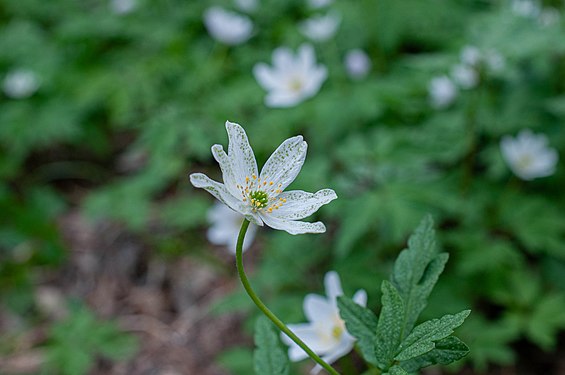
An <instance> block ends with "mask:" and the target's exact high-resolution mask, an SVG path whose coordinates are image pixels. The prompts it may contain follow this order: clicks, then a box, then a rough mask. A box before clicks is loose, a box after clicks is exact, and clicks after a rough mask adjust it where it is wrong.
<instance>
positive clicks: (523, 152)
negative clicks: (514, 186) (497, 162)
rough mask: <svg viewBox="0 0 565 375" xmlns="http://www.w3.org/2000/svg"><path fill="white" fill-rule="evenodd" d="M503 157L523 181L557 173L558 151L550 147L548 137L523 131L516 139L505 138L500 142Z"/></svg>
mask: <svg viewBox="0 0 565 375" xmlns="http://www.w3.org/2000/svg"><path fill="white" fill-rule="evenodd" d="M500 150H501V152H502V157H503V158H504V160H505V161H506V164H507V165H508V167H509V168H510V169H511V170H512V172H514V174H515V175H516V176H518V177H520V178H521V179H522V180H533V179H534V178H538V177H546V176H550V175H552V174H553V173H554V172H555V167H556V165H557V160H558V155H557V151H555V150H554V149H553V148H550V147H548V140H547V137H546V136H545V135H543V134H538V135H536V134H533V133H532V132H531V131H530V130H522V131H521V132H520V133H519V134H518V136H517V137H516V138H513V137H510V136H505V137H504V138H502V140H501V141H500Z"/></svg>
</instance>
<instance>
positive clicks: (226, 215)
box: [207, 202, 257, 254]
mask: <svg viewBox="0 0 565 375" xmlns="http://www.w3.org/2000/svg"><path fill="white" fill-rule="evenodd" d="M244 219H245V217H243V216H242V215H241V214H239V213H237V212H235V211H234V210H232V209H231V208H229V207H228V206H226V205H225V204H222V203H217V202H216V203H215V204H214V206H212V208H210V210H208V221H209V222H210V228H208V232H207V236H208V240H209V241H210V242H211V243H213V244H214V245H220V246H225V247H227V248H228V250H229V251H231V252H232V253H234V254H235V247H236V245H237V237H238V235H239V230H240V229H241V223H243V220H244ZM256 232H257V226H256V225H254V224H250V225H249V228H248V230H247V233H246V235H245V239H244V240H243V251H245V250H247V249H248V248H249V246H251V244H252V243H253V239H254V238H255V233H256Z"/></svg>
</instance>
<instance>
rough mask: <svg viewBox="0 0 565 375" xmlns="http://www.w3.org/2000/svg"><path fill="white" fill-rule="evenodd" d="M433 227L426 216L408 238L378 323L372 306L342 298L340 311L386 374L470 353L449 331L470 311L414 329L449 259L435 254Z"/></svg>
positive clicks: (365, 351)
mask: <svg viewBox="0 0 565 375" xmlns="http://www.w3.org/2000/svg"><path fill="white" fill-rule="evenodd" d="M432 226H433V225H432V219H431V217H429V216H427V217H426V218H425V219H424V220H423V221H422V223H421V224H420V226H419V227H418V228H417V229H416V231H415V232H414V234H413V235H412V236H411V237H410V239H409V240H408V249H405V250H403V251H402V252H401V253H400V254H399V256H398V258H397V260H396V262H395V265H394V269H393V274H392V278H391V279H392V280H393V282H389V281H387V280H384V281H383V283H382V286H381V291H382V299H381V304H382V308H381V311H380V314H379V317H378V321H377V318H376V317H375V316H374V315H373V314H372V313H371V311H370V310H367V309H365V308H363V307H361V306H356V305H355V304H354V303H353V302H352V301H351V300H347V299H345V298H343V297H342V298H340V299H339V308H340V315H341V317H342V319H344V320H345V322H346V327H347V328H348V330H349V332H350V333H351V334H352V335H353V336H354V337H356V338H357V339H358V345H359V348H360V349H361V352H362V354H363V356H364V358H365V359H366V360H367V361H368V362H370V363H373V364H375V365H376V366H377V367H378V368H380V369H381V370H382V371H383V373H388V374H407V373H408V372H415V371H417V370H419V369H420V368H423V367H427V366H430V365H433V364H438V363H440V364H449V363H452V362H454V361H457V360H459V359H461V358H463V357H464V356H465V355H467V353H468V352H469V349H468V348H467V346H466V345H465V344H464V343H463V342H462V341H461V340H459V339H458V338H456V337H454V336H451V335H452V334H453V330H454V329H455V328H457V327H459V326H460V325H461V324H463V321H464V320H465V318H467V316H468V315H469V313H470V310H465V311H462V312H460V313H458V314H455V315H444V316H443V317H441V318H439V319H431V320H427V321H425V322H423V323H421V324H419V325H417V326H416V327H414V325H415V322H416V321H417V320H418V317H419V315H420V313H421V312H422V310H423V309H424V307H425V306H426V302H427V299H428V297H429V295H430V293H431V291H432V289H433V286H434V285H435V283H436V281H437V279H438V277H439V275H440V274H441V272H442V271H443V267H444V265H445V263H446V261H447V256H446V254H445V253H438V252H437V249H436V245H435V235H434V230H433V227H432Z"/></svg>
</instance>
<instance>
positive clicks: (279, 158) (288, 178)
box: [261, 135, 308, 190]
mask: <svg viewBox="0 0 565 375" xmlns="http://www.w3.org/2000/svg"><path fill="white" fill-rule="evenodd" d="M307 149H308V144H307V143H306V142H305V141H304V140H303V138H302V136H301V135H299V136H296V137H292V138H289V139H287V140H286V141H284V142H283V143H282V144H281V145H280V146H279V147H278V148H277V149H276V150H275V152H273V154H272V155H271V156H270V157H269V160H267V162H266V163H265V166H264V167H263V169H262V170H261V180H262V181H272V182H273V183H274V185H275V186H277V187H278V188H279V189H280V190H284V189H285V188H286V187H287V186H288V185H289V184H290V183H291V182H292V181H294V179H295V178H296V176H297V175H298V173H299V172H300V169H301V168H302V164H304V159H306V150H307Z"/></svg>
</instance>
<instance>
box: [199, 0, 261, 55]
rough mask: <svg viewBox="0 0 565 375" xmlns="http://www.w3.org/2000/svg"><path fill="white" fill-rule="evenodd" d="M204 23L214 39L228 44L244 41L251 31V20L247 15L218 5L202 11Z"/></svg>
mask: <svg viewBox="0 0 565 375" xmlns="http://www.w3.org/2000/svg"><path fill="white" fill-rule="evenodd" d="M204 24H205V25H206V29H208V33H210V35H211V36H212V37H213V38H214V39H216V40H218V41H220V42H222V43H225V44H228V45H237V44H241V43H244V42H246V41H247V40H248V39H249V38H250V37H251V33H252V31H253V22H251V20H250V19H249V18H248V17H246V16H244V15H241V14H237V13H235V12H230V11H228V10H225V9H223V8H221V7H218V6H214V7H211V8H208V9H207V10H206V12H204Z"/></svg>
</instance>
